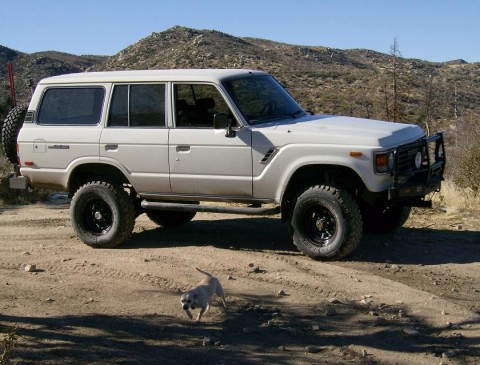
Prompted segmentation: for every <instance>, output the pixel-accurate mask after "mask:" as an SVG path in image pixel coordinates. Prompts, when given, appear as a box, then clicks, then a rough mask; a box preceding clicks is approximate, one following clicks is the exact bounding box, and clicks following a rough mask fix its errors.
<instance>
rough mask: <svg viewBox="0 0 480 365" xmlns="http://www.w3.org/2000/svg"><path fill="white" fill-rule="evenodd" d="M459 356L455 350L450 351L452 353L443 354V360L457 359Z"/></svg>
mask: <svg viewBox="0 0 480 365" xmlns="http://www.w3.org/2000/svg"><path fill="white" fill-rule="evenodd" d="M455 356H457V353H456V352H455V351H453V350H450V351H447V352H444V353H443V354H442V358H443V359H450V358H451V357H455Z"/></svg>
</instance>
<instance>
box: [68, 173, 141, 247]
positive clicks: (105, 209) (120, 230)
mask: <svg viewBox="0 0 480 365" xmlns="http://www.w3.org/2000/svg"><path fill="white" fill-rule="evenodd" d="M70 215H71V220H72V225H73V227H74V229H75V231H76V233H77V235H78V237H79V238H80V239H81V240H82V241H83V242H84V243H85V244H87V245H89V246H91V247H94V248H109V247H115V246H118V245H120V244H122V243H123V242H125V241H126V240H127V239H128V238H129V237H130V235H131V233H132V231H133V226H134V225H135V207H134V204H133V202H132V200H131V198H130V197H129V195H128V193H127V192H126V191H125V190H124V189H123V187H122V186H121V185H116V184H111V183H108V182H105V181H90V182H87V183H86V184H84V185H82V186H80V188H78V190H77V191H76V192H75V195H74V196H73V199H72V203H71V207H70Z"/></svg>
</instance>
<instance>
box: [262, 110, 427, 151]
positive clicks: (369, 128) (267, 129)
mask: <svg viewBox="0 0 480 365" xmlns="http://www.w3.org/2000/svg"><path fill="white" fill-rule="evenodd" d="M253 130H254V131H258V132H260V133H261V134H262V135H264V137H267V138H268V139H269V140H270V142H273V143H274V144H275V145H285V144H290V143H315V144H336V145H355V146H369V147H381V148H390V147H394V146H397V145H399V144H405V143H410V142H413V141H415V140H417V139H419V138H421V137H423V136H424V135H425V133H424V131H423V130H422V128H420V127H419V126H417V125H414V124H404V123H393V122H384V121H379V120H372V119H362V118H353V117H343V116H332V115H312V116H306V117H303V118H298V119H291V120H288V121H276V122H271V123H268V124H262V125H257V126H254V128H253Z"/></svg>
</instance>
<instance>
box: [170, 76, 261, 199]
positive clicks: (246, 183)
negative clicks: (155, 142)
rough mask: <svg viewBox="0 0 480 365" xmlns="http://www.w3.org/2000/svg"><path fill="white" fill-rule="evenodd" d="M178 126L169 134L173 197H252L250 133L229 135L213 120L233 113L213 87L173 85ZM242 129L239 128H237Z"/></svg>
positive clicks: (247, 131) (243, 131)
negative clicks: (215, 117) (219, 115)
mask: <svg viewBox="0 0 480 365" xmlns="http://www.w3.org/2000/svg"><path fill="white" fill-rule="evenodd" d="M172 94H173V111H174V113H173V114H174V126H173V128H172V129H171V130H170V140H169V162H170V184H171V188H172V193H174V194H184V195H202V196H210V197H215V196H222V197H225V196H229V197H232V198H244V197H251V196H252V149H251V144H252V135H251V131H250V130H249V129H248V128H235V130H236V133H235V136H232V137H226V136H225V129H223V128H222V129H215V128H214V123H213V117H214V115H215V114H216V113H224V114H226V115H227V116H228V117H229V118H231V120H232V122H233V124H234V125H236V122H235V119H234V116H233V114H232V113H231V111H230V109H229V107H228V104H227V103H226V101H225V99H224V98H223V96H222V94H221V93H220V91H219V90H218V89H217V88H216V86H215V85H213V84H204V83H174V84H172ZM237 126H238V125H237Z"/></svg>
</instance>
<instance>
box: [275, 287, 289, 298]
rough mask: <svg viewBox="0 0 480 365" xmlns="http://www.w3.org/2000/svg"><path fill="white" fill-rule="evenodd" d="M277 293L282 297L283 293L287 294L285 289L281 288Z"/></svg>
mask: <svg viewBox="0 0 480 365" xmlns="http://www.w3.org/2000/svg"><path fill="white" fill-rule="evenodd" d="M277 295H278V296H279V297H284V296H285V295H287V293H285V290H283V289H281V290H279V291H278V293H277Z"/></svg>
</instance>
